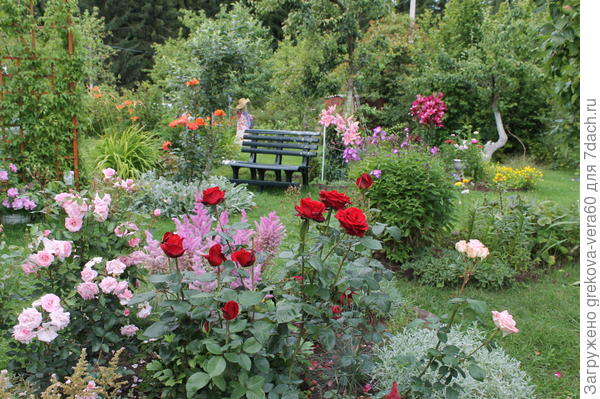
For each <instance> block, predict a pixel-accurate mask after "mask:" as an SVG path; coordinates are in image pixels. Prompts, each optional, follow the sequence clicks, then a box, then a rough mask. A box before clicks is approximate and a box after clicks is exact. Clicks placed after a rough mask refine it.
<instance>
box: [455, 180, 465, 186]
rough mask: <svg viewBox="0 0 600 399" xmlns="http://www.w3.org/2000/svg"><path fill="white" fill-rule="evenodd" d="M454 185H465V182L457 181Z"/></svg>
mask: <svg viewBox="0 0 600 399" xmlns="http://www.w3.org/2000/svg"><path fill="white" fill-rule="evenodd" d="M454 185H455V186H456V187H461V186H462V185H463V182H461V181H457V182H456V183H454Z"/></svg>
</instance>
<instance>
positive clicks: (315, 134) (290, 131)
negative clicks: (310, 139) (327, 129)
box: [244, 129, 321, 136]
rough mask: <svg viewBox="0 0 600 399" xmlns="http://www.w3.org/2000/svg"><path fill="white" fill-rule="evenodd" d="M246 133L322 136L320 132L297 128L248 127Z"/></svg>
mask: <svg viewBox="0 0 600 399" xmlns="http://www.w3.org/2000/svg"><path fill="white" fill-rule="evenodd" d="M244 133H252V134H271V135H274V136H320V135H321V134H320V133H319V132H305V131H295V130H268V129H246V131H245V132H244Z"/></svg>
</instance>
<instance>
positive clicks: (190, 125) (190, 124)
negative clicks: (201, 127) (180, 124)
mask: <svg viewBox="0 0 600 399" xmlns="http://www.w3.org/2000/svg"><path fill="white" fill-rule="evenodd" d="M187 128H188V129H190V130H198V124H197V123H196V122H188V124H187Z"/></svg>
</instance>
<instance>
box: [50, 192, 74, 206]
mask: <svg viewBox="0 0 600 399" xmlns="http://www.w3.org/2000/svg"><path fill="white" fill-rule="evenodd" d="M70 198H75V196H74V195H73V194H71V193H60V194H56V195H55V196H54V201H56V202H57V203H58V204H60V205H62V204H63V202H65V201H66V200H68V199H70Z"/></svg>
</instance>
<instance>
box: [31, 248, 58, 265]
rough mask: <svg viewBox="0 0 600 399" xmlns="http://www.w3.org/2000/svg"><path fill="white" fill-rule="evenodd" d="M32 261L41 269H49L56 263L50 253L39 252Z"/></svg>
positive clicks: (33, 256)
mask: <svg viewBox="0 0 600 399" xmlns="http://www.w3.org/2000/svg"><path fill="white" fill-rule="evenodd" d="M30 260H31V261H33V262H34V263H35V264H36V265H38V266H40V267H48V266H50V265H51V264H52V262H54V255H52V254H51V253H50V252H48V251H39V252H38V253H35V254H33V255H32V257H31V258H30Z"/></svg>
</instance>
